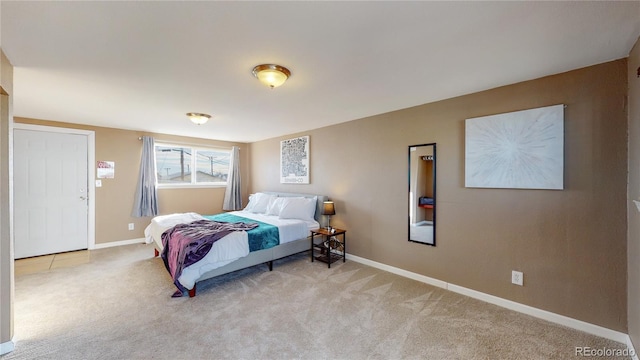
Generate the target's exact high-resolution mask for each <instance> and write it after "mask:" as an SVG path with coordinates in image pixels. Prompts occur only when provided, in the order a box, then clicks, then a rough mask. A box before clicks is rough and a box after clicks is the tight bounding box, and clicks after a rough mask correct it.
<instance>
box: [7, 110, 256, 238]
mask: <svg viewBox="0 0 640 360" xmlns="http://www.w3.org/2000/svg"><path fill="white" fill-rule="evenodd" d="M15 121H16V122H17V123H26V124H36V125H45V126H57V127H66V128H75V129H83V130H92V131H95V137H96V161H98V160H107V161H114V162H115V178H113V179H102V187H100V188H96V244H104V243H109V242H113V241H122V240H130V239H137V238H142V237H144V233H143V231H144V228H145V227H146V226H147V225H148V224H149V221H150V218H149V217H143V218H135V217H132V216H131V211H132V210H133V198H134V195H135V191H136V184H137V182H138V172H139V167H140V156H141V154H142V141H140V140H138V138H139V137H140V136H142V135H150V136H153V137H154V139H155V140H156V141H162V142H171V143H178V144H188V145H205V146H217V147H225V148H229V149H230V148H231V146H234V145H237V146H240V158H241V165H242V169H241V175H242V177H243V179H246V178H247V177H248V174H247V169H248V159H249V156H248V155H249V154H248V153H249V149H248V145H247V144H244V143H231V142H226V141H215V140H205V139H196V138H188V137H181V136H172V135H164V134H152V133H145V132H139V131H130V130H120V129H113V128H105V127H95V126H87V125H78V124H70V123H62V122H54V121H44V120H34V119H25V118H15ZM247 183H248V182H247V181H244V184H245V185H244V186H243V187H244V191H243V194H246V193H247V188H248V185H246V184H247ZM224 192H225V188H223V187H217V188H202V189H195V188H192V189H161V190H159V191H158V202H159V211H160V214H171V213H174V212H185V211H195V212H198V213H201V214H215V213H219V212H221V211H222V201H223V199H224ZM245 196H247V195H245ZM245 200H246V199H245ZM129 223H134V224H135V230H134V231H129V230H128V224H129Z"/></svg>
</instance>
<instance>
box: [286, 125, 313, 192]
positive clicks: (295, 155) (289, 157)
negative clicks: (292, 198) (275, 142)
mask: <svg viewBox="0 0 640 360" xmlns="http://www.w3.org/2000/svg"><path fill="white" fill-rule="evenodd" d="M280 183H281V184H308V183H309V136H301V137H297V138H294V139H288V140H282V141H280Z"/></svg>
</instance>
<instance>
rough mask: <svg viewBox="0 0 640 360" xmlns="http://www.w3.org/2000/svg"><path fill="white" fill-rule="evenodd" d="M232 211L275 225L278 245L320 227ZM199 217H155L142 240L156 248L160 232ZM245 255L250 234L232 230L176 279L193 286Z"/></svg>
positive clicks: (311, 222)
mask: <svg viewBox="0 0 640 360" xmlns="http://www.w3.org/2000/svg"><path fill="white" fill-rule="evenodd" d="M231 214H233V215H236V216H242V217H245V218H248V219H252V220H257V221H261V222H264V223H267V224H270V225H274V226H277V227H278V232H279V236H280V243H281V244H284V243H286V242H290V241H293V240H298V239H303V238H306V237H307V236H309V231H310V230H311V229H317V228H318V227H320V224H319V223H318V222H317V221H303V220H296V219H280V218H279V217H277V216H268V215H264V214H254V213H249V212H245V211H233V212H231ZM202 219H205V218H204V217H203V216H201V215H199V214H196V213H183V214H171V215H162V216H156V217H154V218H153V219H152V220H151V224H149V226H147V228H146V229H145V230H144V234H145V239H146V241H147V243H151V242H155V244H156V246H157V247H158V249H162V247H163V246H162V233H164V232H165V231H166V230H168V229H170V228H172V227H173V226H175V225H177V224H182V223H190V222H193V221H197V220H202ZM248 254H249V236H248V235H247V233H246V232H245V231H234V232H232V233H230V234H229V235H227V236H225V237H223V238H222V239H220V240H218V241H216V242H215V243H213V246H212V247H211V250H209V253H207V255H206V256H205V257H204V258H203V259H202V260H200V261H198V262H197V263H195V264H192V265H190V266H187V267H186V268H184V269H183V270H182V274H181V275H180V278H178V281H179V282H180V284H182V286H184V287H185V288H187V289H193V286H194V285H195V283H196V281H198V279H199V278H200V276H202V274H204V273H206V272H208V271H211V270H214V269H217V268H219V267H222V266H224V265H227V264H229V263H231V262H233V261H235V260H238V259H240V258H242V257H245V256H247V255H248Z"/></svg>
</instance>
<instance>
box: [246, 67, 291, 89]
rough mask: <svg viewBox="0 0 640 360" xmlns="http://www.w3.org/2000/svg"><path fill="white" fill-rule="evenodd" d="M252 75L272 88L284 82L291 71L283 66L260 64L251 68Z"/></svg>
mask: <svg viewBox="0 0 640 360" xmlns="http://www.w3.org/2000/svg"><path fill="white" fill-rule="evenodd" d="M253 75H254V76H255V77H256V78H258V80H260V82H261V83H263V84H265V85H267V86H268V87H270V88H272V89H273V88H277V87H278V86H280V85H282V84H284V82H285V81H287V79H288V78H289V76H291V72H290V71H289V69H287V68H286V67H284V66H280V65H274V64H262V65H258V66H256V67H254V68H253Z"/></svg>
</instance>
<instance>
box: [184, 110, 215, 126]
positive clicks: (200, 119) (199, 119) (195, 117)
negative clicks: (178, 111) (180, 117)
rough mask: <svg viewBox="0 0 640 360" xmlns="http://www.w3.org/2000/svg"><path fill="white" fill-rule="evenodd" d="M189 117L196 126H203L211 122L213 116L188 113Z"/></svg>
mask: <svg viewBox="0 0 640 360" xmlns="http://www.w3.org/2000/svg"><path fill="white" fill-rule="evenodd" d="M187 117H188V118H189V120H191V122H192V123H194V124H196V125H202V124H204V123H206V122H207V121H209V119H210V118H211V115H209V114H202V113H194V112H190V113H187Z"/></svg>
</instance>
